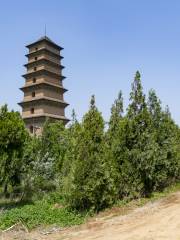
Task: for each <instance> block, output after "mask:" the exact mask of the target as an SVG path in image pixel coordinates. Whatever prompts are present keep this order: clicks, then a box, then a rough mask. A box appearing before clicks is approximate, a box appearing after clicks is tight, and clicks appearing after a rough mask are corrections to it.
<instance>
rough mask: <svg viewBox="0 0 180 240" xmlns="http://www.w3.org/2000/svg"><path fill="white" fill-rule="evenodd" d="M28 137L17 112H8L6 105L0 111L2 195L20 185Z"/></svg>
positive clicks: (0, 179) (0, 177) (0, 182)
mask: <svg viewBox="0 0 180 240" xmlns="http://www.w3.org/2000/svg"><path fill="white" fill-rule="evenodd" d="M27 137H28V135H27V132H26V130H25V126H24V122H23V120H22V119H21V117H20V114H19V113H18V112H14V111H11V112H9V111H8V108H7V105H5V106H2V107H1V109H0V185H1V186H3V189H4V190H3V191H4V194H5V195H7V194H8V191H9V190H10V189H11V191H13V190H15V188H17V187H18V186H20V185H21V175H22V173H23V170H24V163H23V161H22V156H23V152H24V146H25V144H24V143H25V141H26V139H27Z"/></svg>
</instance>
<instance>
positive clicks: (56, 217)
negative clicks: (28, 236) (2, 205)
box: [0, 198, 86, 230]
mask: <svg viewBox="0 0 180 240" xmlns="http://www.w3.org/2000/svg"><path fill="white" fill-rule="evenodd" d="M85 218H86V215H85V214H80V213H77V212H73V211H70V210H69V209H67V208H66V207H63V206H61V205H57V204H54V203H52V202H51V201H49V199H46V198H45V199H43V200H40V201H36V202H34V203H28V204H25V205H22V204H20V205H19V204H17V205H16V206H15V205H14V204H12V205H9V204H8V208H7V209H5V210H3V211H2V213H0V229H1V230H4V229H7V228H8V227H10V226H12V225H13V224H16V223H18V222H22V223H23V224H24V225H25V226H26V227H27V228H28V229H29V230H31V229H33V228H35V227H38V226H40V225H54V224H55V225H58V226H60V227H67V226H72V225H79V224H81V223H83V222H84V221H85Z"/></svg>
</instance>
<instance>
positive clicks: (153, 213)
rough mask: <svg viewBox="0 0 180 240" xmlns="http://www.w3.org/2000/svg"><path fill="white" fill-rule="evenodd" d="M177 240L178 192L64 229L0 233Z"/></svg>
mask: <svg viewBox="0 0 180 240" xmlns="http://www.w3.org/2000/svg"><path fill="white" fill-rule="evenodd" d="M11 239H12V240H15V239H16V240H86V239H87V240H161V239H168V240H180V192H177V193H174V194H171V195H170V196H168V197H166V198H164V199H161V200H158V201H155V202H153V203H148V204H146V205H145V206H143V207H140V208H136V209H133V210H129V211H127V210H125V212H123V209H121V211H120V212H119V210H118V209H114V210H112V211H110V212H109V213H106V214H104V215H103V214H100V215H99V216H98V217H97V218H96V219H91V220H90V221H89V222H87V223H86V224H84V225H82V226H79V227H73V228H68V229H58V228H51V229H46V230H45V229H38V230H36V231H32V232H30V233H28V232H26V231H25V230H24V229H20V230H10V231H8V232H5V233H1V237H0V240H11Z"/></svg>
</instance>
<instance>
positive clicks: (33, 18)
mask: <svg viewBox="0 0 180 240" xmlns="http://www.w3.org/2000/svg"><path fill="white" fill-rule="evenodd" d="M45 24H46V26H47V35H48V37H50V38H51V39H52V40H53V41H55V42H56V43H57V44H59V45H61V46H62V47H64V50H63V52H62V55H63V56H64V59H63V65H64V66H65V67H66V68H65V69H64V72H63V74H64V75H65V76H66V77H67V78H66V79H65V81H64V86H65V87H66V88H67V89H69V91H68V92H67V93H66V94H65V100H66V101H67V102H68V103H70V106H69V107H68V108H67V110H66V115H67V117H70V115H71V111H72V108H74V109H75V111H76V113H77V115H78V118H79V119H81V117H82V115H83V114H84V113H85V112H86V111H87V109H88V107H89V99H90V96H91V95H92V94H95V96H96V102H97V106H98V108H99V110H100V111H101V112H102V113H103V116H104V118H105V120H108V118H109V115H110V107H111V105H112V103H113V101H114V99H115V98H116V97H117V94H118V92H119V90H120V89H121V90H122V91H123V94H124V98H125V104H126V105H127V102H128V99H129V92H130V88H131V82H132V80H133V77H134V73H135V72H136V70H139V71H140V72H141V74H142V83H143V86H144V91H145V93H147V92H148V90H149V89H150V88H154V89H155V90H156V92H157V95H158V96H159V97H160V99H161V101H162V102H163V105H164V106H165V105H169V107H170V110H171V113H172V116H173V118H174V119H175V120H176V122H177V123H178V124H180V105H179V103H180V1H179V0H151V1H145V0H89V1H88V0H51V1H49V0H31V1H24V0H16V1H13V0H11V1H10V0H6V1H5V0H0V83H1V84H0V105H2V104H4V103H7V104H8V105H9V107H10V108H11V109H12V108H13V109H15V110H21V109H20V107H19V106H18V105H17V102H20V101H21V100H22V97H23V95H22V92H21V91H20V90H19V87H21V86H23V85H24V79H23V78H22V77H21V75H22V74H24V73H25V68H24V67H23V64H25V63H26V61H27V59H26V57H25V56H24V55H25V54H26V53H27V50H26V48H25V45H26V44H28V43H31V42H33V41H36V40H37V39H38V38H40V37H41V36H43V35H44V26H45Z"/></svg>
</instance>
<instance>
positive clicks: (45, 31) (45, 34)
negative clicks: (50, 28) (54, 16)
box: [44, 24, 46, 37]
mask: <svg viewBox="0 0 180 240" xmlns="http://www.w3.org/2000/svg"><path fill="white" fill-rule="evenodd" d="M44 36H45V37H46V24H45V26H44Z"/></svg>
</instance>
